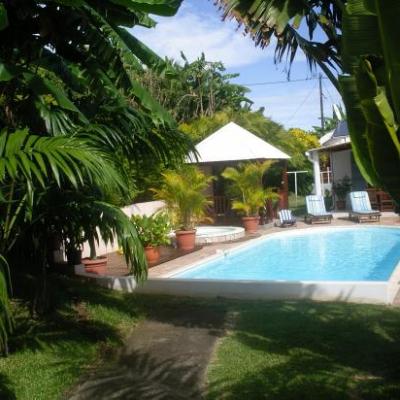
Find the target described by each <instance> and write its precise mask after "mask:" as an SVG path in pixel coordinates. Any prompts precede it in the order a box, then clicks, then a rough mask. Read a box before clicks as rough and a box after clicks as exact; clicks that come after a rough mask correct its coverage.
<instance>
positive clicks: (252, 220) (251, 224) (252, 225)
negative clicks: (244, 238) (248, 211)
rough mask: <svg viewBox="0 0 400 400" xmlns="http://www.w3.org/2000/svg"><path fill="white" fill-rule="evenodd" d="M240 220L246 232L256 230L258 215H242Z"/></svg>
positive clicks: (258, 220)
mask: <svg viewBox="0 0 400 400" xmlns="http://www.w3.org/2000/svg"><path fill="white" fill-rule="evenodd" d="M242 222H243V226H244V229H245V231H246V232H247V233H255V232H257V231H258V224H259V222H260V217H258V216H257V217H242Z"/></svg>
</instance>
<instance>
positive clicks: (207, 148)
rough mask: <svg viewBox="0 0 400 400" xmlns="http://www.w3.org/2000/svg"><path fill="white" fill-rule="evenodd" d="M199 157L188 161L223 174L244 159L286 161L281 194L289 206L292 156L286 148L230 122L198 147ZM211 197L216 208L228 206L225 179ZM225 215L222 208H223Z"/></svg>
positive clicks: (285, 203) (192, 155) (284, 203)
mask: <svg viewBox="0 0 400 400" xmlns="http://www.w3.org/2000/svg"><path fill="white" fill-rule="evenodd" d="M196 152H197V158H196V156H195V155H194V154H190V155H189V156H188V157H187V163H188V164H198V165H199V166H200V168H201V169H202V170H203V171H204V172H205V173H207V174H209V175H214V176H217V177H219V176H221V172H222V171H223V170H224V169H225V168H226V167H228V166H233V165H236V164H238V163H239V162H241V161H247V160H253V161H257V160H259V161H264V160H283V161H284V165H283V174H282V182H281V193H282V194H283V199H282V200H283V204H282V206H287V190H288V189H287V173H286V172H287V160H288V159H289V158H290V156H288V155H287V154H285V153H284V152H283V151H281V150H279V149H277V148H276V147H274V146H272V145H271V144H269V143H267V142H266V141H264V140H262V139H260V138H259V137H258V136H256V135H254V134H253V133H251V132H249V131H248V130H246V129H244V128H242V127H241V126H239V125H237V124H235V123H234V122H229V123H228V124H226V125H225V126H223V127H222V128H220V129H218V130H217V131H216V132H214V133H213V134H211V135H210V136H208V137H207V138H205V139H204V140H203V141H201V142H200V143H199V144H198V145H197V146H196ZM208 194H209V195H210V196H212V197H213V198H214V208H215V209H216V212H217V214H218V211H219V210H224V209H226V204H227V200H226V198H225V193H224V186H223V181H222V180H221V179H218V180H217V181H215V182H214V185H213V187H210V189H209V193H208ZM221 214H222V211H221Z"/></svg>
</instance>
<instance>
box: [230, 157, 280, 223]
mask: <svg viewBox="0 0 400 400" xmlns="http://www.w3.org/2000/svg"><path fill="white" fill-rule="evenodd" d="M272 165H273V161H270V160H267V161H264V162H263V163H260V162H254V163H247V164H241V165H239V166H238V167H237V168H233V167H228V168H226V169H225V171H224V172H223V173H222V176H223V177H224V178H225V179H229V180H231V181H232V182H233V185H234V188H235V189H236V190H237V191H239V193H240V199H235V200H234V201H233V202H232V208H233V209H234V210H237V211H239V212H240V213H243V214H244V215H245V216H257V215H258V213H259V210H260V208H261V207H264V206H265V202H266V201H267V200H277V199H279V195H278V194H277V193H275V192H274V191H273V189H272V188H266V189H264V187H263V176H264V174H265V173H266V172H267V170H268V169H269V168H271V166H272Z"/></svg>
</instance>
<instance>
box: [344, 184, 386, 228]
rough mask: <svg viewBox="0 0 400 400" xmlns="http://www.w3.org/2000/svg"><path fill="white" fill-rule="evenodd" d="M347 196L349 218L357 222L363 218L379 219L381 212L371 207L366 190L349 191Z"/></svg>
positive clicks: (365, 219) (366, 219)
mask: <svg viewBox="0 0 400 400" xmlns="http://www.w3.org/2000/svg"><path fill="white" fill-rule="evenodd" d="M349 197H350V204H351V211H350V212H349V218H350V219H353V220H356V221H357V222H362V221H363V220H364V221H379V219H380V217H381V213H380V212H379V211H378V210H373V209H372V208H371V203H370V201H369V197H368V193H367V192H365V191H362V192H350V194H349Z"/></svg>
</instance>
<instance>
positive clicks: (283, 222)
mask: <svg viewBox="0 0 400 400" xmlns="http://www.w3.org/2000/svg"><path fill="white" fill-rule="evenodd" d="M278 217H279V222H280V225H279V226H280V227H281V228H283V227H285V226H292V225H296V218H295V217H293V215H292V211H291V210H280V211H279V212H278Z"/></svg>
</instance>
